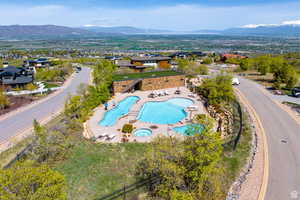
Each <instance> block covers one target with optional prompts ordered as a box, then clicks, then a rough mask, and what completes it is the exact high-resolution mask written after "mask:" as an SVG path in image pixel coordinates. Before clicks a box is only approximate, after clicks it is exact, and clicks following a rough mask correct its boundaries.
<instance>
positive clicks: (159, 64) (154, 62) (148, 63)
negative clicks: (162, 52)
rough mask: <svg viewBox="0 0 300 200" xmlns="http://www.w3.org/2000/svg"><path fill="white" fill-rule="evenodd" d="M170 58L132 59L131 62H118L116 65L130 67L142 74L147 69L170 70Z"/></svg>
mask: <svg viewBox="0 0 300 200" xmlns="http://www.w3.org/2000/svg"><path fill="white" fill-rule="evenodd" d="M170 62H171V58H170V57H162V56H154V57H132V58H131V59H130V60H118V61H116V64H117V65H118V66H119V67H128V68H131V69H134V70H135V71H136V72H142V71H144V70H145V69H146V68H160V69H168V68H169V67H170V66H171V65H170Z"/></svg>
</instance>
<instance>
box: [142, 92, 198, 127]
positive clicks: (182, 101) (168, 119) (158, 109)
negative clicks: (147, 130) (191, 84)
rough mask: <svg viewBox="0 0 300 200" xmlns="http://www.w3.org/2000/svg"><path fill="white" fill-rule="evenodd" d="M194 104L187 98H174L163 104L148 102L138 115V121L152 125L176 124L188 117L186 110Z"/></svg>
mask: <svg viewBox="0 0 300 200" xmlns="http://www.w3.org/2000/svg"><path fill="white" fill-rule="evenodd" d="M192 104H194V102H193V101H192V100H191V99H187V98H173V99H170V100H168V101H162V102H147V103H145V104H144V106H143V107H142V109H141V110H140V113H139V115H138V118H137V119H138V120H140V121H143V122H147V123H152V124H176V123H178V122H179V121H181V120H183V119H184V118H186V117H187V113H186V112H185V111H184V109H185V108H186V107H188V106H191V105H192Z"/></svg>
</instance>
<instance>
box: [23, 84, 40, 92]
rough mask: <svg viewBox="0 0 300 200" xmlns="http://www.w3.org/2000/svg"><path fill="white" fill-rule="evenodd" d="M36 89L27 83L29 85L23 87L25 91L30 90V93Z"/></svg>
mask: <svg viewBox="0 0 300 200" xmlns="http://www.w3.org/2000/svg"><path fill="white" fill-rule="evenodd" d="M36 89H37V86H36V85H34V84H33V83H29V84H27V85H26V86H25V90H30V91H32V90H36Z"/></svg>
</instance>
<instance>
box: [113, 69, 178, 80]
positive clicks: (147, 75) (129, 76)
mask: <svg viewBox="0 0 300 200" xmlns="http://www.w3.org/2000/svg"><path fill="white" fill-rule="evenodd" d="M174 75H182V73H180V72H176V71H157V72H143V73H132V74H115V75H114V76H113V80H114V81H122V80H130V79H139V78H153V77H161V76H174Z"/></svg>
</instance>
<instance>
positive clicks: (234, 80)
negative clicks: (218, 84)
mask: <svg viewBox="0 0 300 200" xmlns="http://www.w3.org/2000/svg"><path fill="white" fill-rule="evenodd" d="M239 84H240V80H239V79H238V78H233V79H232V85H239Z"/></svg>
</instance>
